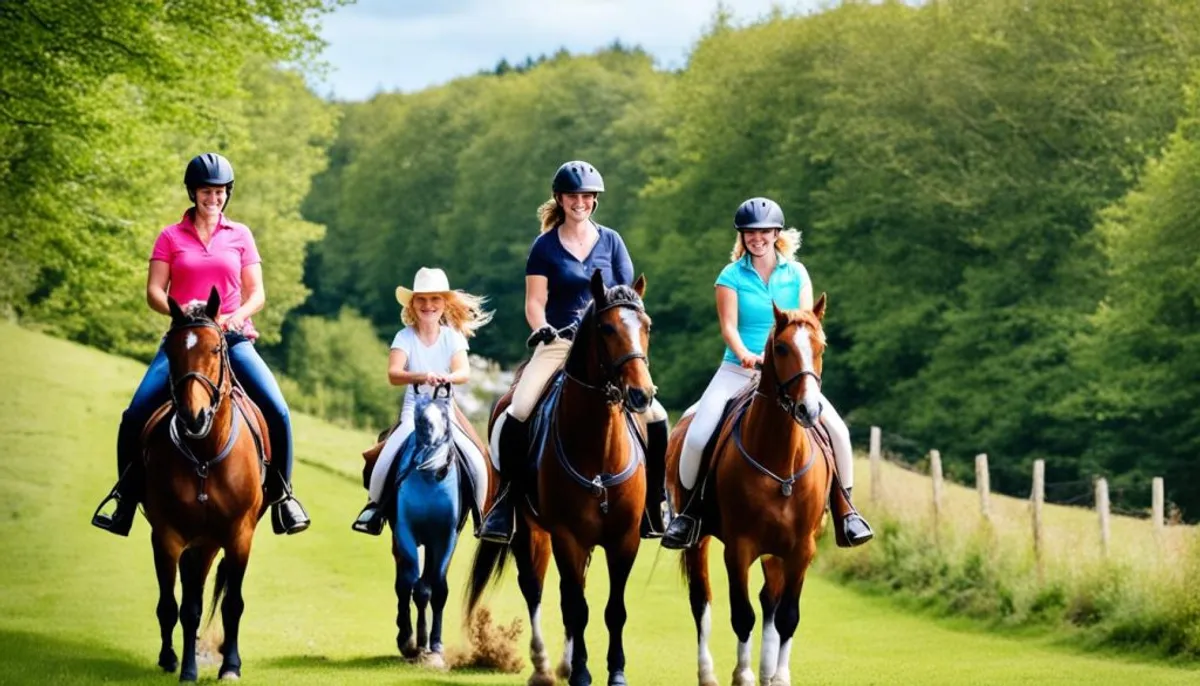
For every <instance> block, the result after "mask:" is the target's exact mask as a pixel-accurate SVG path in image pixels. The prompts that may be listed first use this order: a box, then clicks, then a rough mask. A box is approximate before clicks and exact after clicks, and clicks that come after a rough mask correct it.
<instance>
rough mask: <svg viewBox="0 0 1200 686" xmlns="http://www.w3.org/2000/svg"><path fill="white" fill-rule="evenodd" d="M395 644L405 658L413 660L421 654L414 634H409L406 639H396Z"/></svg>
mask: <svg viewBox="0 0 1200 686" xmlns="http://www.w3.org/2000/svg"><path fill="white" fill-rule="evenodd" d="M396 646H397V647H399V648H400V654H401V655H403V656H404V658H405V659H406V660H415V659H417V658H418V657H420V656H421V649H420V648H418V647H417V639H416V637H414V636H409V637H408V640H407V641H404V642H400V641H396Z"/></svg>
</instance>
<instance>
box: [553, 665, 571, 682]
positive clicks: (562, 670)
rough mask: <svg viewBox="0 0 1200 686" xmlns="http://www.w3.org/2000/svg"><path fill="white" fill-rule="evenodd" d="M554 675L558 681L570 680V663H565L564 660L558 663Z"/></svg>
mask: <svg viewBox="0 0 1200 686" xmlns="http://www.w3.org/2000/svg"><path fill="white" fill-rule="evenodd" d="M554 675H555V676H557V677H558V678H559V680H560V681H566V680H567V679H570V678H571V663H570V662H567V661H566V660H563V661H562V662H560V663H558V668H557V669H555V670H554Z"/></svg>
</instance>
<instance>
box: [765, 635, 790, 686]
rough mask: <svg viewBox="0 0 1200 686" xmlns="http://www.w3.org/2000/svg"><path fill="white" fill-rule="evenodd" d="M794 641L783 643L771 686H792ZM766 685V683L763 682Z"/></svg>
mask: <svg viewBox="0 0 1200 686" xmlns="http://www.w3.org/2000/svg"><path fill="white" fill-rule="evenodd" d="M791 661H792V639H790V638H789V639H788V640H786V641H784V642H783V645H781V646H779V662H778V664H777V665H776V667H775V676H774V678H773V680H772V681H771V686H791V683H792V671H791V666H790V664H791ZM763 683H764V684H765V683H766V682H765V681H764V682H763Z"/></svg>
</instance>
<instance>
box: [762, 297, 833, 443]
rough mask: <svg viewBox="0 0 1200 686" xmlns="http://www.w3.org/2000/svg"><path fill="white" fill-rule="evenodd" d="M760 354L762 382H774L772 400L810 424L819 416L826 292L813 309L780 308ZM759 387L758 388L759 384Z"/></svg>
mask: <svg viewBox="0 0 1200 686" xmlns="http://www.w3.org/2000/svg"><path fill="white" fill-rule="evenodd" d="M771 307H772V309H774V311H775V328H774V329H772V330H771V336H770V338H768V339H767V349H766V350H765V351H764V355H763V378H762V385H763V386H767V384H768V383H772V382H773V383H774V386H775V388H774V392H775V401H776V402H777V403H779V406H780V407H782V408H783V410H784V411H785V412H787V413H788V414H789V415H791V417H792V419H794V420H796V421H797V422H799V423H800V424H801V425H802V426H805V427H811V426H813V425H814V424H816V423H817V419H818V418H820V416H821V368H822V363H821V357H822V355H823V354H824V353H825V330H824V329H822V328H821V320H822V319H823V318H824V317H825V294H824V293H822V294H821V297H819V298H817V302H816V303H814V304H813V308H812V310H786V311H785V310H780V309H779V308H778V307H775V306H774V305H772V306H771ZM760 388H761V387H760Z"/></svg>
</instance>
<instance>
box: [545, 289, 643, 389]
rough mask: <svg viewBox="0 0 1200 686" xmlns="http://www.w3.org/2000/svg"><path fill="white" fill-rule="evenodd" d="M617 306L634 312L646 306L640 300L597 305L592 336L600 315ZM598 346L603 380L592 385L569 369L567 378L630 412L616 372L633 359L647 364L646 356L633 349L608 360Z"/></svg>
mask: <svg viewBox="0 0 1200 686" xmlns="http://www.w3.org/2000/svg"><path fill="white" fill-rule="evenodd" d="M619 308H624V309H629V310H633V311H634V312H637V313H639V314H645V313H646V308H645V307H644V306H643V305H642V304H641V303H640V302H630V301H621V302H615V303H610V304H608V305H605V306H604V307H597V308H596V309H595V311H594V312H593V313H592V331H591V332H590V333H591V335H592V337H593V338H597V337H598V334H599V331H598V329H599V326H600V325H599V317H600V315H601V314H603V313H605V312H607V311H609V310H613V309H619ZM599 347H600V349H601V351H602V352H601V353H600V355H599V360H598V362H599V364H600V375H601V376H602V377H603V379H604V382H603V383H602V384H601V385H599V386H593V385H592V384H589V383H587V382H586V381H583V380H582V379H580V378H578V377H576V376H573V375H572V374H571V373H570V371H567V372H566V376H567V378H568V379H570V380H571V382H573V383H575V384H576V385H578V386H581V387H583V388H585V389H587V390H589V391H594V392H596V393H599V394H601V395H603V396H604V397H605V400H606V401H607V402H608V404H609V405H621V404H624V405H625V409H627V410H629V411H631V412H632V411H633V410H632V408H630V407H629V396H628V394H627V393H626V392H625V390H624V389H622V388H621V386H620V385H618V384H617V378H618V376H617V374H618V373H619V372H620V371H621V368H622V367H624V366H625V365H626V364H629V363H630V362H632V361H634V360H647V364H649V361H648V358H647V357H646V353H644V352H641V351H639V350H634V351H631V352H627V353H625V354H624V355H622V356H620V357H618V358H617V359H616V360H611V361H610V360H608V359H606V358H607V356H608V355H607V351H604V346H603V345H601V346H599ZM651 398H653V396H651Z"/></svg>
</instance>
